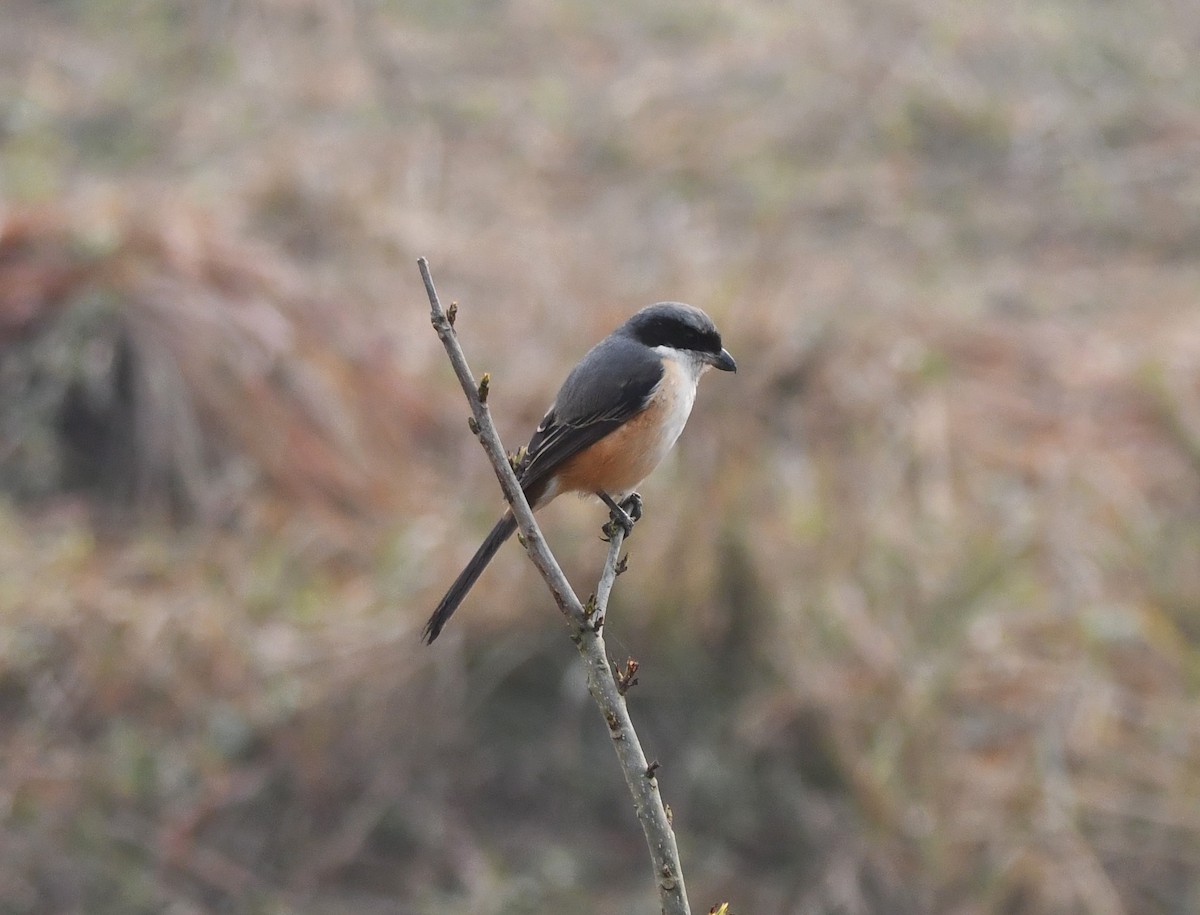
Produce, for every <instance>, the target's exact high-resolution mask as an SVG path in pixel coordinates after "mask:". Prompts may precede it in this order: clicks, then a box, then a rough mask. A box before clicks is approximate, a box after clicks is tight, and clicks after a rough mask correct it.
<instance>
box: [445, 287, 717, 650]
mask: <svg viewBox="0 0 1200 915" xmlns="http://www.w3.org/2000/svg"><path fill="white" fill-rule="evenodd" d="M710 368H716V369H720V370H721V371H723V372H736V371H737V363H735V362H734V361H733V357H732V356H731V355H729V352H728V351H727V350H726V349H725V348H724V347H723V346H722V345H721V335H720V334H719V333H718V332H717V328H716V325H714V324H713V322H712V319H711V318H709V316H708V315H706V314H705V313H704V312H703V311H701V310H700V309H699V308H694V307H693V306H691V305H684V304H682V303H680V302H659V303H658V304H657V305H650V306H648V307H646V308H643V309H642V310H641V311H639V312H638V313H637V314H635V315H634V316H633V317H631V318H630V319H629V320H628V321H626V322H625V323H624V324H622V325H621V326H620V327H618V328H617V329H616V330H614V331H613V332H612V333H611V334H609V335H608V336H607V337H605V338H604V339H603V340H601V341H600V342H599V343H597V344H596V345H595V346H594V347H592V349H591V350H590V351H589V352H588V353H587V355H585V356H584V357H583V359H581V360H580V362H579V364H578V365H576V366H575V368H573V369H572V370H571V373H570V374H569V375H567V380H566V381H564V382H563V385H562V387H561V388H559V391H558V395H557V396H556V397H555V398H554V403H553V405H551V407H550V409H549V410H548V411H546V415H545V417H543V418H542V421H541V423H539V424H538V427H537V431H535V432H534V433H533V437H532V438H531V439H530V440H529V444H528V445H527V446H526V447H525V450H524V454H523V455H522V457H521V459H520V461H519V462H518V464H517V466H516V474H517V480H518V481H519V482H520V484H521V489H522V491H523V492H524V493H525V498H526V499H528V500H529V504H530V506H531V507H532V508H533V509H534V510H535V511H536V510H537V509H540V508H542V507H543V506H545V505H548V504H549V503H550V502H551V501H552V500H553V499H555V498H556V497H558V496H560V495H562V494H563V493H567V492H574V493H583V494H588V493H591V494H594V495H596V496H599V497H600V498H601V499H602V500H603V501H604V503H605V504H606V505H607V506H608V507H609V509H610V510H611V512H612V514H613V519H614V521H616V522H617V523H620V524H621V525H622V526H623V527H624V528H625V530H626V531H627V532H628V531H629V530H630V529H631V527H632V525H633V522H634V521H635V520H637V516H638V514H640V500H638V498H637V493H636V492H635V491H634V490H635V489H636V488H637V486H638V484H639V483H641V481H642V480H644V479H645V478H646V476H647V475H648V474H649V473H650V472H651V471H652V470H653V469H654V468H655V467H657V466H658V464H659V462H660V461H661V460H662V459H663V458H664V457H665V456H666V454H667V452H668V451H670V450H671V446H672V445H674V444H675V441H676V440H677V439H678V438H679V434H680V433H681V432H683V427H684V425H685V424H686V423H687V419H688V415H689V414H690V413H691V412H692V404H693V402H694V401H695V399H696V385H697V383H698V382H699V381H700V376H701V375H703V374H704V373H705V372H706V371H707V370H708V369H710ZM626 509H629V511H626ZM631 514H632V515H633V517H632V518H631V517H630V515H631ZM516 529H517V522H516V519H515V518H514V517H513V513H512V511H511V509H510V510H508V511H506V512H505V513H504V516H503V517H502V518H501V519H500V520H499V521H497V522H496V526H495V527H493V528H492V532H491V533H490V534H488V535H487V539H485V540H484V541H483V544H482V545H481V546H480V547H479V549H478V550H477V551H476V552H475V555H474V556H473V557H472V558H471V561H470V562H468V563H467V567H466V568H465V569H463V570H462V572H461V573H460V574H459V576H458V578H456V579H455V580H454V584H452V585H451V586H450V590H448V591H447V592H446V596H445V597H443V598H442V600H441V602H440V603H439V604H438V605H437V609H435V610H434V611H433V615H432V616H430V618H429V622H427V623H426V624H425V630H424V633H423V637H424V640H425V641H426V642H432V641H433V640H434V639H436V638H437V637H438V634H439V633H440V632H441V631H442V627H444V626H445V625H446V621H447V620H449V619H450V616H451V614H453V613H454V611H455V610H456V609H457V608H458V605H459V604H460V603H462V601H463V598H464V597H466V596H467V592H468V591H470V590H471V586H472V585H474V584H475V582H476V580H477V579H478V578H479V576H480V574H482V572H483V570H484V569H485V568H486V567H487V564H488V563H489V562H490V561H491V559H492V557H493V556H494V555H495V554H496V551H497V550H498V549H500V546H501V545H502V544H503V543H504V541H505V540H507V539H508V538H509V537H511V536H512V534H513V531H515V530H516Z"/></svg>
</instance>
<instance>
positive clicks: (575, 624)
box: [417, 257, 690, 915]
mask: <svg viewBox="0 0 1200 915" xmlns="http://www.w3.org/2000/svg"><path fill="white" fill-rule="evenodd" d="M417 266H418V267H419V268H420V270H421V278H422V279H423V280H424V281H425V291H426V292H427V293H428V295H429V307H430V320H431V322H432V323H433V327H434V330H436V331H437V334H438V337H440V338H441V341H442V345H443V346H444V347H445V348H446V355H447V356H449V357H450V364H451V365H452V366H453V367H454V373H455V374H456V375H457V376H458V381H459V384H461V385H462V389H463V393H464V394H465V395H466V398H467V402H468V403H469V404H470V405H471V414H472V417H473V419H474V425H473V426H472V428H473V429H477V430H478V435H479V440H480V442H481V443H482V444H483V449H484V451H485V452H486V453H487V456H488V459H489V460H490V461H491V462H492V469H493V470H494V471H495V472H496V478H497V479H498V480H499V481H500V488H501V489H502V490H503V491H504V498H505V499H507V500H508V504H509V505H510V506H511V507H512V511H513V516H514V517H515V518H516V520H517V529H518V530H519V531H520V532H521V538H522V541H523V543H524V546H525V551H526V552H527V553H528V554H529V558H530V559H531V560H533V564H534V565H535V566H536V567H537V570H538V572H540V573H541V576H542V578H543V579H545V581H546V585H547V587H549V589H550V593H551V594H552V595H553V596H554V601H555V603H557V604H558V608H559V610H561V611H562V613H563V615H564V616H566V618H567V622H568V625H569V626H570V629H571V641H572V642H574V643H575V647H576V649H578V651H579V656H580V658H581V659H582V660H583V663H584V667H585V670H586V673H587V685H588V692H590V693H591V694H592V698H593V699H594V700H595V702H596V705H597V707H598V708H599V709H600V714H601V716H602V717H603V718H604V722H605V725H606V727H607V728H608V731H609V736H610V737H612V741H613V747H614V748H615V749H616V751H617V758H618V759H619V760H620V762H621V769H622V771H623V772H624V775H625V783H626V784H627V785H628V786H629V792H630V794H631V795H632V796H633V806H634V810H635V811H636V813H637V818H638V821H639V822H640V823H641V825H642V831H643V832H644V833H645V835H646V844H647V845H648V846H649V849H650V858H651V860H652V862H653V865H654V879H655V883H656V885H657V886H658V895H659V901H660V903H661V904H662V912H663V915H689V913H690V909H689V908H688V901H687V893H686V892H685V890H684V885H683V871H682V869H681V868H680V865H679V849H678V847H677V846H676V844H675V833H674V831H673V830H672V829H671V821H670V818H669V817H668V815H667V811H666V808H665V807H664V806H663V802H662V798H661V796H660V795H659V792H658V779H657V777H656V775H655V770H656V769H657V768H658V764H657V763H655V764H654V765H653V766H651V765H649V764H648V763H647V762H646V754H645V753H643V752H642V745H641V743H640V742H639V740H638V736H637V732H636V731H634V728H633V722H632V721H631V720H630V718H629V710H628V709H627V708H626V706H625V696H624V693H625V691H626V690H628V689H629V687H630V686H632V682H631V681H632V680H633V672H634V671H636V669H637V665H636V662H630V663H628V664H627V665H626V667H625V670H624V671H623V672H621V673H620V674H619V675H618V676H614V672H613V667H612V664H611V662H610V661H609V658H608V652H607V650H606V649H605V646H604V637H603V633H602V630H603V625H602V624H603V622H604V615H605V613H606V612H607V609H608V596H609V594H610V593H611V591H612V587H613V583H614V581H615V580H616V577H617V575H618V574H619V573H620V571H621V570H622V569H623V567H624V563H623V560H622V559H621V545H622V543H623V541H624V539H625V533H624V531H623V530H622V528H621V526H620V525H619V524H613V525H611V529H612V532H611V536H610V538H609V549H608V560H607V562H606V563H605V566H604V572H603V574H602V575H601V577H600V582H599V584H598V585H597V588H596V596H595V597H594V598H591V599H589V600H588V602H587V605H586V606H585V605H584V604H583V603H581V602H580V600H579V597H578V596H577V595H576V594H575V592H574V591H573V590H572V588H571V585H570V583H569V582H568V581H567V578H566V576H565V575H564V574H563V571H562V568H561V567H560V566H559V564H558V560H556V559H555V558H554V554H553V553H551V552H550V548H549V546H547V545H546V541H545V539H544V538H543V537H542V532H541V530H539V528H538V525H537V521H535V520H534V517H533V511H532V510H531V509H530V507H529V503H528V502H527V501H526V499H525V495H524V493H523V492H522V491H521V485H520V483H518V482H517V477H516V474H515V473H514V472H513V469H512V466H511V465H510V464H509V461H508V457H507V453H506V452H505V450H504V445H503V444H502V443H501V441H500V436H499V435H498V434H497V433H496V427H495V425H493V423H492V417H491V412H490V410H489V409H488V406H487V403H486V393H485V392H486V390H487V388H486V387H481V386H480V385H478V384H476V382H475V379H474V377H473V376H472V374H471V369H470V367H469V366H468V365H467V359H466V356H464V355H463V351H462V347H461V346H459V343H458V335H457V334H456V333H455V331H454V324H453V319H452V318H451V317H449V316H447V314H446V311H445V310H444V309H443V308H442V305H441V303H440V302H439V300H438V296H437V292H436V290H435V289H434V286H433V278H432V276H430V273H429V264H428V262H427V261H426V260H425V258H423V257H422V258H420V259H419V260H418V261H417ZM451 309H452V310H454V309H455V306H453V305H452V306H451ZM481 395H483V396H481ZM618 679H620V681H621V682H620V683H618Z"/></svg>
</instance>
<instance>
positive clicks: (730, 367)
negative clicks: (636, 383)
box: [623, 302, 737, 372]
mask: <svg viewBox="0 0 1200 915" xmlns="http://www.w3.org/2000/svg"><path fill="white" fill-rule="evenodd" d="M623 330H624V331H625V332H626V333H628V334H629V335H630V336H631V337H633V338H634V339H635V340H637V341H638V342H639V343H643V344H645V345H646V346H651V347H653V346H669V347H671V348H673V349H678V350H685V351H689V352H693V353H695V354H696V355H697V356H699V357H700V358H701V359H702V360H703V361H705V362H707V363H708V364H710V365H712V366H713V367H714V368H718V369H721V370H722V371H725V372H736V371H737V364H736V363H735V362H734V361H733V357H732V356H730V355H729V353H727V352H726V351H725V349H724V348H723V347H722V345H721V334H720V333H719V332H718V331H717V326H716V325H715V324H713V322H712V318H710V317H709V316H708V315H706V314H705V313H704V312H702V311H701V310H700V309H699V308H696V307H694V306H692V305H684V304H683V303H682V302H659V303H658V304H657V305H649V306H647V307H646V308H643V309H642V310H641V311H639V312H638V313H637V314H635V315H634V316H633V317H632V318H630V319H629V320H628V321H626V322H625V327H624V328H623Z"/></svg>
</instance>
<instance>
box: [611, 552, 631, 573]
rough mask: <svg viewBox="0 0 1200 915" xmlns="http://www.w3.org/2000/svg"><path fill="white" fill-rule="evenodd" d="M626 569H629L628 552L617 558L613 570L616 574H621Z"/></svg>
mask: <svg viewBox="0 0 1200 915" xmlns="http://www.w3.org/2000/svg"><path fill="white" fill-rule="evenodd" d="M628 570H629V554H628V553H626V554H625V555H624V556H622V557H621V558H620V559H618V560H617V565H616V568H614V569H613V571H614V572H615V573H616V574H617V575H623V574H624V573H625V572H627V571H628Z"/></svg>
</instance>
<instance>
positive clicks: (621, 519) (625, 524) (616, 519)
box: [596, 491, 642, 541]
mask: <svg viewBox="0 0 1200 915" xmlns="http://www.w3.org/2000/svg"><path fill="white" fill-rule="evenodd" d="M596 495H598V496H599V497H600V498H601V499H603V500H604V504H605V505H607V506H608V523H607V524H605V525H604V527H602V528H600V531H601V533H603V534H604V539H605V540H607V541H610V540H612V538H613V537H614V536H616V533H617V528H618V527H620V528H621V530H622V531H624V532H625V536H626V537H628V536H629V535H630V534H632V533H633V525H634V524H636V523H637V522H638V521H639V520H640V519H641V517H642V497H641V496H639V495H638V494H637V493H636V492H635V493H632V494H631V495H629V496H627V497H626V498H625V500H624V501H623V502H621V504H620V505H618V504H617V503H616V502H614V501H613V499H612V497H611V496H610V495H609V494H608V493H606V492H603V491H601V492H598V493H596Z"/></svg>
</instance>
